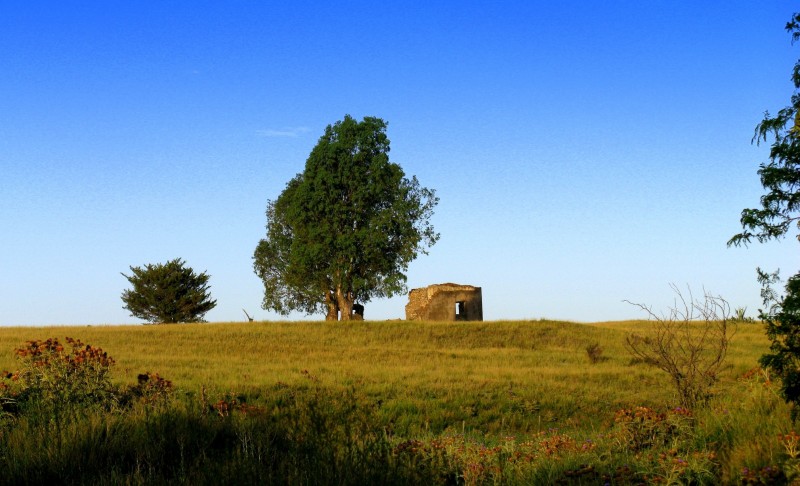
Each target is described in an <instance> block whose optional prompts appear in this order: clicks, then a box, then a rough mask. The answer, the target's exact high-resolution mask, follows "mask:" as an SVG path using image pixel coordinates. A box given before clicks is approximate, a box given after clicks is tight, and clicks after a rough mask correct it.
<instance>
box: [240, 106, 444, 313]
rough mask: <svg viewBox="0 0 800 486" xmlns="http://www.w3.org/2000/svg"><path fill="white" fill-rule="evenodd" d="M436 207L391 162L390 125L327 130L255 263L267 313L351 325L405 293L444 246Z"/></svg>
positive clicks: (275, 215)
mask: <svg viewBox="0 0 800 486" xmlns="http://www.w3.org/2000/svg"><path fill="white" fill-rule="evenodd" d="M437 202H438V199H437V198H436V196H435V193H434V191H433V190H430V189H427V188H424V187H420V185H419V182H418V181H417V179H416V177H412V178H411V179H408V178H406V177H405V174H404V172H403V170H402V169H401V168H400V166H399V165H398V164H395V163H393V162H390V161H389V139H388V137H387V136H386V122H384V121H383V120H381V119H380V118H373V117H366V118H364V119H363V120H362V121H361V122H358V121H356V120H355V119H353V118H352V117H350V116H346V117H345V118H344V120H342V121H339V122H337V123H335V124H334V125H329V126H328V127H327V128H326V129H325V134H324V135H323V136H322V137H321V138H320V139H319V141H318V142H317V145H316V146H315V147H314V149H313V150H312V151H311V154H310V155H309V157H308V160H307V161H306V166H305V170H304V171H303V173H301V174H298V175H297V176H296V177H295V178H293V179H292V180H291V181H289V183H288V184H287V186H286V189H285V190H284V191H283V192H282V193H281V194H280V196H279V197H278V199H276V200H274V201H270V202H269V204H268V206H267V237H266V238H265V239H263V240H261V241H260V242H259V244H258V246H257V247H256V250H255V253H254V256H253V260H254V262H253V267H254V270H255V272H256V274H257V275H258V276H259V277H260V278H261V280H262V281H263V282H264V300H263V303H262V306H263V308H264V309H271V310H274V311H277V312H279V313H282V314H287V313H288V312H290V311H293V310H296V311H302V312H306V313H309V314H311V313H315V312H321V311H322V312H326V314H327V318H328V319H331V320H335V319H336V318H337V317H338V315H339V314H341V318H342V319H350V318H351V313H352V308H353V304H354V303H356V302H360V303H365V302H369V301H370V300H371V299H372V298H376V297H391V296H392V295H395V294H398V293H402V292H405V291H406V287H405V281H406V276H405V271H406V270H407V268H408V265H409V263H410V262H411V261H413V260H414V258H416V257H417V254H418V253H420V252H422V253H425V251H426V248H427V247H429V246H431V245H433V244H434V243H435V242H436V241H437V240H438V238H439V235H438V234H436V233H435V232H434V230H433V227H432V226H431V224H430V223H429V219H430V217H431V216H432V214H433V208H434V207H435V206H436V204H437Z"/></svg>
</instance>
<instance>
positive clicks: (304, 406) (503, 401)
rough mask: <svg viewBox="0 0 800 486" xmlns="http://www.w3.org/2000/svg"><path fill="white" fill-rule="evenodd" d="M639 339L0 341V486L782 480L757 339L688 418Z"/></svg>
mask: <svg viewBox="0 0 800 486" xmlns="http://www.w3.org/2000/svg"><path fill="white" fill-rule="evenodd" d="M650 325H652V323H648V322H644V321H638V322H633V321H631V322H615V323H595V324H576V323H567V322H553V321H544V320H542V321H525V322H522V321H517V322H477V323H457V324H456V323H409V322H386V323H383V322H366V323H365V322H352V323H346V324H341V323H337V324H331V323H311V322H298V323H250V324H202V325H182V326H144V327H142V326H136V327H133V326H131V327H116V326H115V327H80V328H78V327H68V328H64V327H61V328H56V327H48V328H4V329H0V370H3V369H6V370H9V373H4V374H3V379H2V380H0V384H2V385H1V386H0V404H2V406H3V410H4V412H3V416H2V418H0V469H1V470H2V471H4V474H3V475H0V483H3V484H25V483H28V484H38V483H44V482H57V483H74V484H78V483H99V484H118V483H134V484H143V483H148V484H149V483H174V484H204V483H205V484H209V483H214V484H219V483H220V482H221V483H237V484H271V483H280V484H286V483H289V484H333V483H335V484H369V483H374V484H384V483H385V484H410V483H413V484H604V483H608V484H642V483H644V484H647V483H660V484H719V483H728V484H730V483H740V484H784V483H787V482H789V481H791V480H793V479H796V478H798V475H799V474H800V461H799V460H798V456H799V455H800V436H798V435H797V434H795V433H794V432H793V423H792V422H791V420H790V418H789V415H790V414H789V409H788V407H787V405H786V404H785V403H784V402H783V400H782V399H781V398H780V397H779V396H778V393H777V385H776V384H774V383H773V382H772V380H770V376H769V375H768V374H767V373H766V372H764V371H762V370H760V369H758V368H756V365H757V361H758V358H759V356H760V355H761V354H763V353H764V352H765V351H766V350H767V348H768V341H767V339H766V337H765V336H764V332H763V327H762V326H761V325H760V324H758V323H752V324H749V323H743V324H740V325H739V326H738V328H737V330H736V334H735V335H734V337H733V339H732V340H731V342H730V346H729V349H728V356H727V360H726V363H727V365H726V367H725V368H724V369H723V370H722V372H721V374H720V377H719V378H720V380H719V382H718V384H717V385H716V387H715V388H714V390H713V391H714V396H713V397H712V398H711V400H710V401H709V402H708V404H707V405H706V406H703V407H698V408H697V409H695V410H688V409H685V408H681V407H678V406H677V397H676V396H675V393H674V391H673V389H672V387H671V385H670V382H669V377H668V376H667V375H666V374H664V373H662V372H660V371H658V370H657V369H655V368H653V367H651V366H649V365H648V364H647V363H644V362H641V360H636V359H633V358H632V356H631V354H630V353H629V352H628V350H627V349H626V348H625V340H626V336H628V335H629V334H630V333H631V332H641V331H642V330H643V329H646V328H647V326H650ZM67 336H69V337H70V338H71V340H67V339H66V337H67ZM48 338H58V339H60V341H52V340H51V341H46V340H47V339H48ZM75 340H79V341H75ZM76 342H77V343H78V344H77V345H76V344H75V343H76ZM48 343H49V344H48ZM84 343H90V344H91V345H90V346H89V345H86V344H84ZM59 347H60V349H59ZM99 348H102V349H99ZM15 350H16V352H15ZM162 377H163V378H162Z"/></svg>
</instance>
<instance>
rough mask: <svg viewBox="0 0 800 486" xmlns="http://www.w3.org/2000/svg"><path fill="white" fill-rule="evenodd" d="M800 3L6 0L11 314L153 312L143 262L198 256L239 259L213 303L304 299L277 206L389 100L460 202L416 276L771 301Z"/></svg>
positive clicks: (542, 304)
mask: <svg viewBox="0 0 800 486" xmlns="http://www.w3.org/2000/svg"><path fill="white" fill-rule="evenodd" d="M795 10H800V7H798V5H797V4H796V3H795V2H789V1H759V2H754V1H750V0H747V1H744V0H736V1H721V0H720V1H717V0H713V1H703V2H696V1H688V0H685V1H666V0H660V1H659V0H654V1H641V0H630V1H608V2H599V1H570V0H567V1H558V2H550V1H499V2H480V3H479V2H455V1H450V2H446V1H443V2H413V1H409V2H392V1H390V2H372V1H369V2H367V1H364V2H355V1H353V2H324V3H323V2H302V1H301V2H255V1H233V2H175V1H158V2H155V1H153V2H56V1H50V2H42V1H35V0H34V1H30V2H11V1H5V2H3V1H0V72H2V75H0V325H44V324H106V323H108V324H121V323H136V322H141V321H138V320H137V319H135V318H133V317H130V316H129V314H128V312H127V311H125V310H124V309H122V301H121V300H120V294H121V293H122V291H123V290H124V289H125V288H127V287H128V282H127V281H126V280H125V278H124V277H122V276H121V275H120V272H128V271H129V270H128V269H129V266H131V265H143V264H146V263H156V262H165V261H167V260H170V259H172V258H176V257H181V258H183V259H184V260H186V262H187V263H188V265H190V266H191V267H193V268H194V269H195V270H197V271H207V272H208V273H209V274H210V275H211V280H210V283H211V291H212V295H213V297H214V298H216V299H217V300H218V305H217V307H216V309H214V310H213V311H211V312H210V313H209V314H208V315H207V316H206V317H207V319H208V320H211V321H230V320H243V319H244V315H243V313H242V311H241V309H242V308H245V309H247V310H248V312H250V313H251V314H254V315H255V317H256V319H258V320H262V319H282V318H281V317H280V316H278V315H276V314H274V313H270V312H267V311H264V310H262V309H260V302H261V297H262V287H261V283H260V281H259V280H258V278H257V277H256V276H255V274H254V273H253V271H252V260H251V257H252V253H253V250H254V248H255V246H256V244H257V242H258V240H259V239H260V238H262V237H263V236H264V234H265V229H264V226H265V223H266V219H265V215H264V211H265V209H266V204H267V201H268V200H269V199H274V198H276V197H277V196H278V195H279V194H280V192H281V191H282V190H283V188H284V186H285V184H286V182H287V181H288V180H289V179H291V178H292V177H293V176H294V175H295V174H296V173H298V172H300V171H302V169H303V166H304V163H305V160H306V157H307V156H308V154H309V152H310V151H311V148H312V147H313V146H314V144H315V143H316V141H317V139H318V138H319V136H320V135H321V134H322V133H323V130H324V128H325V126H326V125H327V124H330V123H333V122H335V121H337V120H340V119H341V118H342V117H343V116H344V115H345V114H351V115H353V116H354V117H356V118H359V119H360V118H361V117H363V116H378V117H381V118H384V119H385V120H387V121H388V123H389V130H388V134H389V137H390V139H391V141H392V152H391V156H392V160H393V161H395V162H398V163H399V164H400V165H401V166H402V167H403V168H404V169H405V171H406V173H407V174H408V175H416V176H417V177H418V178H419V180H420V182H421V183H422V184H423V185H425V186H427V187H431V188H434V189H436V190H437V192H438V195H439V197H440V198H441V202H440V204H439V206H438V209H437V211H436V214H435V216H434V219H433V223H434V226H435V227H436V228H437V230H438V231H439V232H440V233H441V235H442V236H441V240H440V242H439V243H438V244H437V245H436V246H434V247H433V248H432V249H431V251H430V254H429V255H428V256H421V257H420V258H419V259H417V260H416V261H415V262H414V263H413V264H412V265H411V267H410V269H409V272H408V284H409V288H414V287H421V286H425V285H428V284H432V283H442V282H456V283H463V284H472V285H478V286H481V287H483V298H484V312H485V315H484V317H485V318H486V319H491V320H494V319H506V318H508V319H527V318H541V317H545V318H553V319H568V320H577V321H598V320H612V319H629V318H638V317H643V315H642V313H641V312H640V311H639V310H638V309H636V308H634V307H632V306H631V305H629V304H626V303H624V302H623V300H624V299H629V300H632V301H634V302H641V303H646V304H651V305H653V306H654V307H655V309H657V310H660V309H665V308H666V307H667V306H668V305H670V304H671V303H672V294H671V291H670V288H669V284H670V283H675V284H678V285H680V286H685V285H687V284H688V285H691V286H692V287H693V289H694V290H695V291H696V292H698V293H702V288H703V287H705V288H706V289H707V290H709V291H711V292H713V293H715V294H720V295H722V296H723V297H725V298H726V299H728V300H729V301H730V302H731V305H732V306H734V307H740V306H741V307H744V306H746V307H747V308H748V311H749V313H750V314H751V315H755V312H756V309H757V308H758V307H759V305H760V298H759V286H758V284H757V282H756V279H755V276H756V275H755V268H756V267H757V266H761V267H763V268H765V269H768V270H774V269H776V268H780V269H781V270H782V274H783V275H784V276H788V275H791V274H793V273H795V272H797V271H798V270H800V268H799V267H800V266H799V265H798V259H797V255H798V250H799V249H800V247H799V246H798V243H797V241H796V240H795V239H794V237H793V236H790V237H789V238H787V239H786V240H784V241H781V242H773V243H769V244H764V245H758V244H755V245H752V246H751V247H750V248H746V249H745V248H727V247H726V242H727V240H728V239H729V238H730V237H731V236H732V235H733V234H734V233H736V232H738V231H739V230H740V225H739V215H740V212H741V210H742V209H743V208H745V207H755V206H756V205H757V204H758V198H759V196H760V195H761V194H762V190H761V187H760V184H759V181H758V177H757V174H756V170H757V169H758V164H759V163H761V162H764V161H765V160H766V159H767V154H768V147H767V146H763V145H762V146H761V147H757V146H755V145H751V144H750V139H751V137H752V135H753V129H754V127H755V125H756V124H757V123H758V121H760V119H761V117H762V115H763V113H764V111H766V110H770V111H772V112H775V111H777V110H778V109H780V108H781V107H783V106H785V105H786V104H788V102H789V97H790V95H791V94H792V85H791V83H790V71H791V68H792V65H793V64H794V62H795V61H796V60H797V59H798V58H799V57H800V46H794V47H793V46H792V45H791V43H790V38H789V35H788V34H787V33H786V32H785V31H784V30H783V27H784V25H785V23H786V21H787V20H788V19H789V18H790V15H791V14H792V13H793V12H794V11H795ZM405 303H406V298H405V296H402V297H396V298H393V299H387V300H379V301H374V302H371V303H369V304H368V305H367V306H366V316H367V318H368V319H389V318H398V317H403V316H404V306H405ZM302 317H304V316H302V315H293V316H291V317H290V318H292V319H296V318H302ZM320 317H322V316H316V318H320Z"/></svg>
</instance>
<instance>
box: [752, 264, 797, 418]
mask: <svg viewBox="0 0 800 486" xmlns="http://www.w3.org/2000/svg"><path fill="white" fill-rule="evenodd" d="M758 279H759V282H761V284H762V291H761V296H762V297H763V299H764V309H762V310H761V313H760V316H759V317H760V318H761V320H763V321H764V323H765V324H766V325H767V336H768V337H769V339H770V340H771V341H772V344H771V345H770V348H769V349H770V353H768V354H765V355H764V356H762V357H761V360H760V363H761V366H763V367H765V368H767V369H769V370H771V371H773V372H774V373H776V374H777V375H778V376H779V377H780V379H781V391H782V393H783V396H784V398H785V399H786V401H787V402H789V403H791V404H792V405H793V410H792V414H793V417H794V418H796V417H797V416H798V413H799V412H800V409H798V406H800V362H798V360H800V274H798V275H794V276H793V277H791V278H789V280H788V281H787V282H786V287H785V294H784V296H783V297H782V298H779V297H778V296H777V295H776V293H775V292H774V290H773V289H772V285H773V284H775V283H777V282H778V281H779V279H778V272H775V273H772V274H767V273H765V272H763V271H762V270H760V269H759V271H758Z"/></svg>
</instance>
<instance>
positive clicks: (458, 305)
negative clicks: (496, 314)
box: [406, 283, 483, 321]
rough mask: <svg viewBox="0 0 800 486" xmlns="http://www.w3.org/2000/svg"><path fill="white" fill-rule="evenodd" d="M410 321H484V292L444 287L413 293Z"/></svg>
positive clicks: (458, 286) (409, 314)
mask: <svg viewBox="0 0 800 486" xmlns="http://www.w3.org/2000/svg"><path fill="white" fill-rule="evenodd" d="M406 320H408V321H482V320H483V299H482V297H481V288H480V287H473V286H472V285H458V284H454V283H444V284H437V285H430V286H428V287H424V288H421V289H413V290H411V292H409V293H408V304H406Z"/></svg>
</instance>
